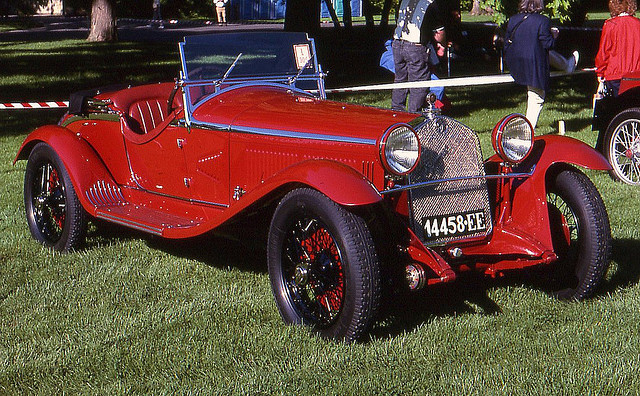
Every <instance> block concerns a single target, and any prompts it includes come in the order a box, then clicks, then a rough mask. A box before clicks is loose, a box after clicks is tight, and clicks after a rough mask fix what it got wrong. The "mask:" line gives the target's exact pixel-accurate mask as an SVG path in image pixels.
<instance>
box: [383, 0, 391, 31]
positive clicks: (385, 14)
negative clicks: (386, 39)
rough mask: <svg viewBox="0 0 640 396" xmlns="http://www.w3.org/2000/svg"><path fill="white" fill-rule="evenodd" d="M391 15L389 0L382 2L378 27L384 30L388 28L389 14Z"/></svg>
mask: <svg viewBox="0 0 640 396" xmlns="http://www.w3.org/2000/svg"><path fill="white" fill-rule="evenodd" d="M390 13H391V0H384V5H383V6H382V15H381V16H380V27H381V28H382V29H383V30H384V29H386V28H387V26H389V14H390Z"/></svg>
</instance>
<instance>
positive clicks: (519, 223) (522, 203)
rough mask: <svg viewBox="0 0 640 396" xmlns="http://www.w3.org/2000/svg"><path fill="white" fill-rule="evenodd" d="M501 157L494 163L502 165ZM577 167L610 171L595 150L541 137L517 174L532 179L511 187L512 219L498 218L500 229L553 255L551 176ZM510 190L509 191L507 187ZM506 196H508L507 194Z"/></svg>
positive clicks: (569, 140)
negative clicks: (549, 199)
mask: <svg viewBox="0 0 640 396" xmlns="http://www.w3.org/2000/svg"><path fill="white" fill-rule="evenodd" d="M500 161H501V160H500V158H499V157H497V156H493V157H492V158H490V159H489V162H490V163H494V164H495V163H499V162H500ZM562 164H566V165H575V166H580V167H583V168H587V169H593V170H610V169H611V166H610V165H609V163H608V162H607V160H606V159H605V158H604V157H603V156H602V154H600V153H599V152H597V151H596V150H594V149H593V148H592V147H591V146H589V145H587V144H585V143H583V142H581V141H579V140H577V139H573V138H569V137H565V136H557V135H545V136H540V137H537V138H536V140H535V143H534V147H533V151H532V153H531V154H530V156H529V157H528V158H527V159H526V161H524V162H523V163H522V164H520V165H519V166H517V167H515V168H514V171H515V172H522V173H529V172H531V171H532V170H533V172H532V174H531V176H530V177H527V178H525V179H516V180H514V182H513V183H512V184H511V191H510V194H508V195H509V196H510V197H511V216H510V217H509V218H498V219H497V220H496V222H497V224H496V226H497V228H505V229H512V230H517V233H518V234H522V235H526V236H529V237H531V238H532V239H533V240H535V241H537V242H538V243H539V244H540V246H539V247H540V251H545V250H548V251H552V250H553V243H552V240H551V232H550V224H549V212H548V208H547V176H548V174H549V172H551V171H553V169H554V168H555V167H556V166H558V165H562ZM505 188H506V187H505ZM503 196H504V194H503Z"/></svg>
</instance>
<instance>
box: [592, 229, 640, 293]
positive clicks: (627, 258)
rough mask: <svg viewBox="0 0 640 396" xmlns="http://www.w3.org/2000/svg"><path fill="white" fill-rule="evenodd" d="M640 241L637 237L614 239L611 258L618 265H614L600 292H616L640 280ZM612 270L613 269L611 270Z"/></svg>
mask: <svg viewBox="0 0 640 396" xmlns="http://www.w3.org/2000/svg"><path fill="white" fill-rule="evenodd" d="M639 254H640V241H639V240H636V239H614V240H613V249H612V252H611V259H612V261H614V262H615V263H616V264H617V266H614V267H612V270H613V271H614V272H613V273H610V274H609V276H608V279H606V280H605V281H604V282H603V284H602V287H600V288H599V289H598V292H597V293H598V294H606V293H610V292H614V291H615V290H616V289H620V288H625V287H629V286H632V285H635V284H637V283H638V282H639V281H640V264H639V263H638V255H639ZM610 272H611V270H610Z"/></svg>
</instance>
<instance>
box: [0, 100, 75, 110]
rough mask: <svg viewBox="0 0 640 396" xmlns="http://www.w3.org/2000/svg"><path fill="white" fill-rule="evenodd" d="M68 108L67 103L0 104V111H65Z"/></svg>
mask: <svg viewBox="0 0 640 396" xmlns="http://www.w3.org/2000/svg"><path fill="white" fill-rule="evenodd" d="M67 107H69V102H66V101H62V102H57V101H51V102H14V103H0V110H19V109H65V108H67Z"/></svg>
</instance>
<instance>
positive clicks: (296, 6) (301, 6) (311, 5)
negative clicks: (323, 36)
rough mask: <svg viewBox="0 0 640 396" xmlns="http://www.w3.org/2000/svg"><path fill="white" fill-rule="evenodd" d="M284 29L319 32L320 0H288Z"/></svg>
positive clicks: (310, 32) (311, 32)
mask: <svg viewBox="0 0 640 396" xmlns="http://www.w3.org/2000/svg"><path fill="white" fill-rule="evenodd" d="M284 30H286V31H288V32H306V33H309V34H312V35H313V34H315V33H317V32H318V31H319V30H320V0H287V8H286V11H285V14H284Z"/></svg>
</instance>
